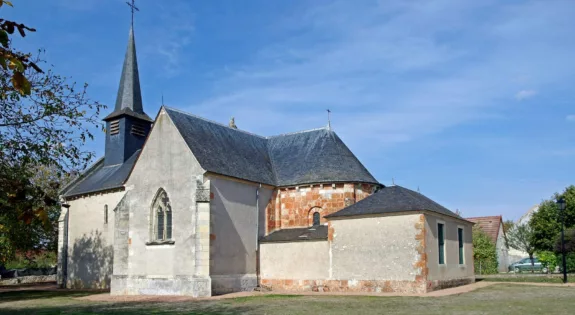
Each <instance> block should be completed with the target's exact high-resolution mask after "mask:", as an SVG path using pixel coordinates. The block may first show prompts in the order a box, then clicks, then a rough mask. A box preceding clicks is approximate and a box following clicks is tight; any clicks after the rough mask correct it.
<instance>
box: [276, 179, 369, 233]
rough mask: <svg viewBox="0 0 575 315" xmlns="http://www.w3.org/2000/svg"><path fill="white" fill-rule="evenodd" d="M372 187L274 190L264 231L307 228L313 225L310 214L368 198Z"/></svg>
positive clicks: (326, 213)
mask: <svg viewBox="0 0 575 315" xmlns="http://www.w3.org/2000/svg"><path fill="white" fill-rule="evenodd" d="M374 189H375V186H374V185H369V184H352V183H349V184H341V183H339V184H315V185H307V186H299V187H290V188H280V189H277V190H276V191H274V194H273V196H272V198H271V199H270V202H269V204H268V206H267V208H266V218H267V225H266V229H267V230H266V232H267V233H268V234H269V233H271V232H273V231H275V230H279V229H286V228H295V227H306V226H310V225H311V223H312V222H313V221H312V220H313V219H312V216H313V212H316V211H319V212H320V214H321V217H322V218H321V222H322V223H325V222H326V221H325V219H324V218H323V216H326V215H328V214H332V213H334V212H336V211H339V210H341V209H343V208H345V207H346V206H348V205H351V204H352V203H354V202H357V201H360V200H361V199H363V198H365V197H367V196H369V195H371V194H372V193H373V192H374Z"/></svg>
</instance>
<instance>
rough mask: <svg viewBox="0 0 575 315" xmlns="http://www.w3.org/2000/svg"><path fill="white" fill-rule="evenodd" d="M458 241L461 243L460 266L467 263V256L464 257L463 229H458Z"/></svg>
mask: <svg viewBox="0 0 575 315" xmlns="http://www.w3.org/2000/svg"><path fill="white" fill-rule="evenodd" d="M457 241H458V243H459V264H460V265H463V264H464V263H465V258H464V257H465V256H464V255H463V229H462V228H457Z"/></svg>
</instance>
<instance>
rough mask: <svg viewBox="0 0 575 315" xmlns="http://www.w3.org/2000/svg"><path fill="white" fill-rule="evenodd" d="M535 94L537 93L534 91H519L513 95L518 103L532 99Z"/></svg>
mask: <svg viewBox="0 0 575 315" xmlns="http://www.w3.org/2000/svg"><path fill="white" fill-rule="evenodd" d="M536 94H537V91H534V90H521V91H519V92H517V93H516V94H515V98H516V99H517V100H518V101H522V100H526V99H528V98H532V97H533V96H535V95H536Z"/></svg>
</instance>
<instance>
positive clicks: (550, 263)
mask: <svg viewBox="0 0 575 315" xmlns="http://www.w3.org/2000/svg"><path fill="white" fill-rule="evenodd" d="M537 258H539V261H540V262H541V264H542V265H543V267H545V268H547V270H548V272H553V271H554V270H555V267H557V263H558V262H559V260H558V257H557V256H556V255H555V253H553V252H550V251H543V252H539V253H537Z"/></svg>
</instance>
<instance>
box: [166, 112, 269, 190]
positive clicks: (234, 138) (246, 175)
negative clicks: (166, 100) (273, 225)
mask: <svg viewBox="0 0 575 315" xmlns="http://www.w3.org/2000/svg"><path fill="white" fill-rule="evenodd" d="M166 112H167V113H168V115H169V116H170V118H171V119H172V121H173V122H174V124H175V125H176V128H178V131H179V132H180V134H181V135H182V137H183V138H184V140H185V141H186V143H187V144H188V147H189V148H190V149H191V150H192V152H193V153H194V156H195V157H196V159H197V160H198V162H199V163H200V165H201V166H202V168H203V169H204V170H206V171H209V172H213V173H218V174H222V175H227V176H231V177H236V178H241V179H245V180H249V181H253V182H258V183H264V184H269V185H274V184H275V177H274V173H273V171H272V165H271V161H270V159H269V155H268V150H267V140H266V139H265V138H264V137H260V136H256V135H254V134H251V133H248V132H245V131H241V130H238V129H233V128H229V127H226V126H224V125H221V124H218V123H215V122H211V121H208V120H206V119H203V118H200V117H197V116H193V115H190V114H187V113H183V112H181V111H179V110H175V109H171V108H167V107H166Z"/></svg>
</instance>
